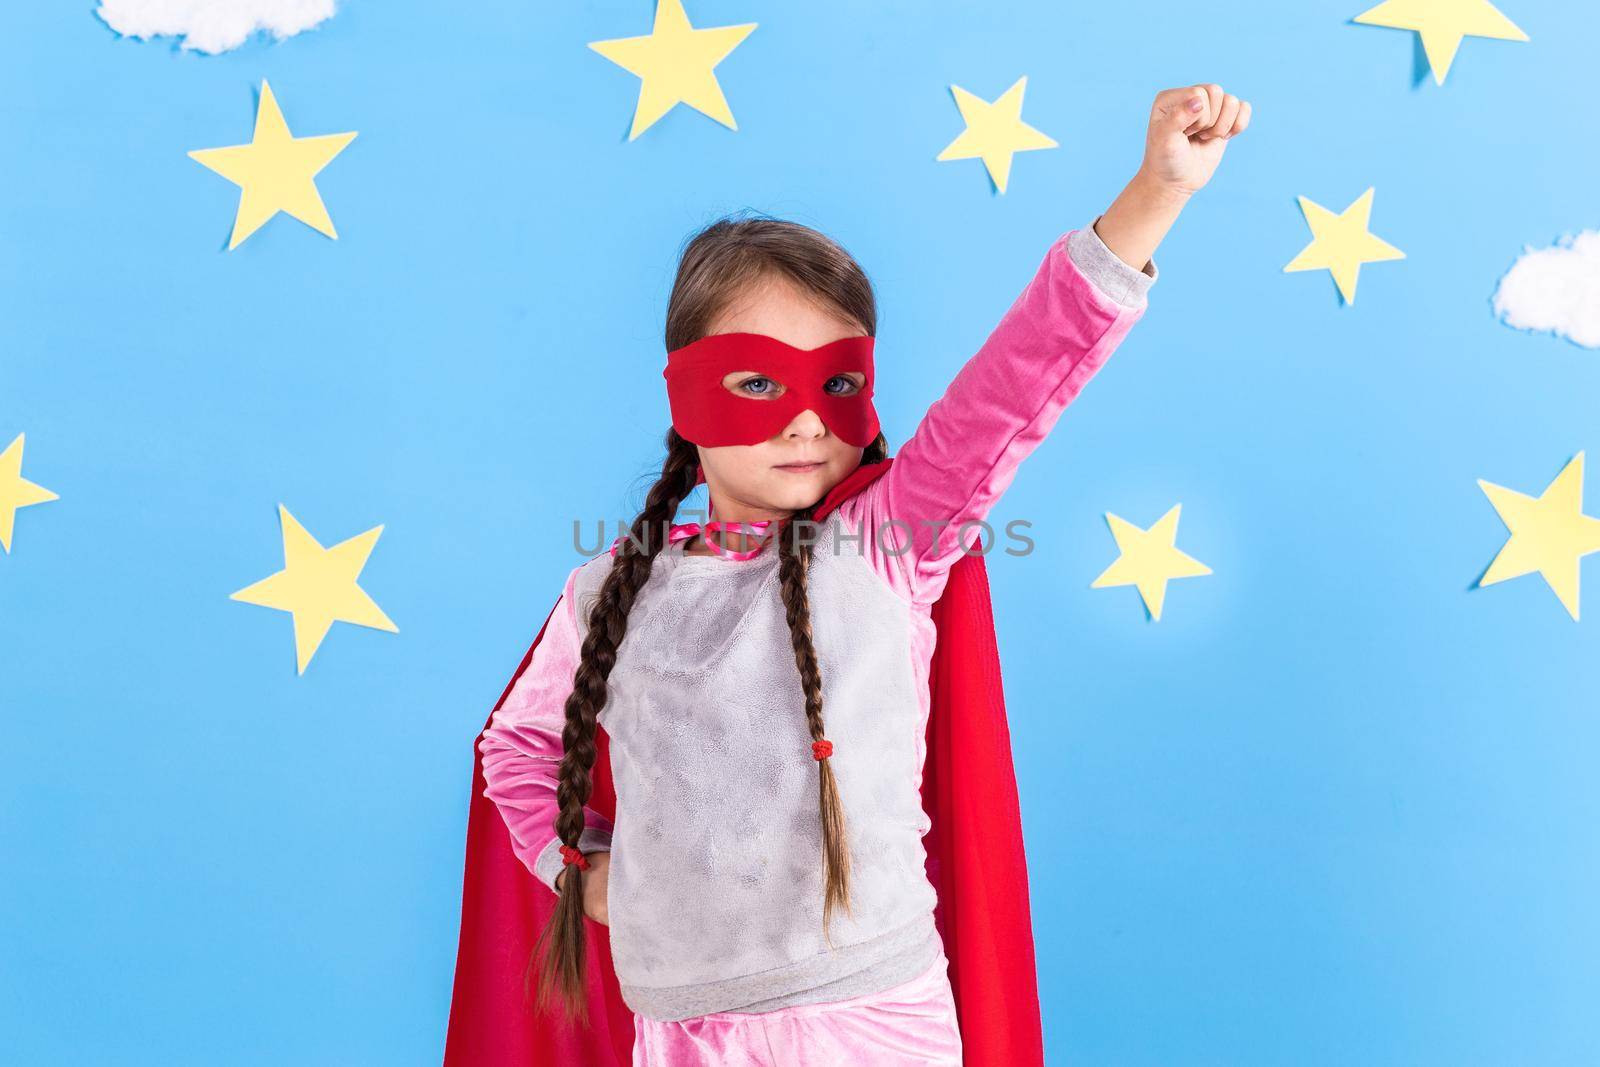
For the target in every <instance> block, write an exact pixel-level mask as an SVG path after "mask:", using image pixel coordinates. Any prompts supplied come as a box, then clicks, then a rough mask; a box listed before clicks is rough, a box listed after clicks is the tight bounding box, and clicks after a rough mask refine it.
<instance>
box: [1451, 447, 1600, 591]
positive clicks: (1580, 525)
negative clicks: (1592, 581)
mask: <svg viewBox="0 0 1600 1067" xmlns="http://www.w3.org/2000/svg"><path fill="white" fill-rule="evenodd" d="M1478 485H1479V487H1480V488H1482V489H1483V491H1484V493H1485V494H1486V495H1487V496H1488V497H1489V503H1491V504H1493V505H1494V509H1495V511H1498V512H1499V513H1500V519H1501V521H1502V522H1504V523H1505V524H1506V529H1508V530H1510V531H1511V536H1510V537H1509V538H1508V539H1507V540H1506V543H1505V545H1504V547H1502V548H1501V549H1500V552H1499V554H1498V555H1496V556H1495V557H1494V562H1493V563H1491V564H1489V569H1488V570H1487V571H1485V572H1484V575H1483V577H1482V578H1480V579H1478V584H1479V585H1480V586H1481V585H1493V584H1494V583H1495V582H1503V581H1505V580H1506V579H1507V578H1519V577H1521V576H1522V575H1524V574H1531V573H1532V572H1534V571H1538V572H1539V573H1540V574H1541V575H1543V576H1544V580H1545V584H1547V585H1549V586H1550V588H1551V590H1553V591H1554V592H1555V594H1556V596H1558V597H1560V598H1561V603H1562V604H1564V605H1565V606H1566V609H1567V612H1568V614H1570V615H1571V616H1572V618H1573V620H1574V621H1576V620H1577V618H1578V561H1579V560H1580V559H1582V558H1583V557H1584V556H1586V555H1588V554H1589V553H1590V552H1600V519H1596V518H1592V517H1590V516H1588V515H1585V514H1584V513H1583V453H1582V452H1579V453H1578V454H1577V455H1576V456H1574V457H1572V459H1571V461H1570V462H1568V463H1567V465H1566V466H1565V467H1564V468H1562V471H1561V473H1560V474H1558V475H1556V479H1555V481H1553V482H1551V483H1550V484H1549V485H1548V486H1546V487H1545V491H1544V492H1543V493H1541V494H1539V497H1538V498H1537V499H1535V498H1533V497H1531V496H1528V495H1526V494H1525V493H1519V492H1517V491H1516V490H1515V489H1507V488H1505V487H1504V486H1499V485H1495V484H1493V483H1492V482H1486V481H1484V480H1483V479H1482V478H1479V479H1478Z"/></svg>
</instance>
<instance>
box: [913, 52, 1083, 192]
mask: <svg viewBox="0 0 1600 1067" xmlns="http://www.w3.org/2000/svg"><path fill="white" fill-rule="evenodd" d="M1027 86H1028V77H1027V75H1023V76H1022V77H1020V78H1018V79H1017V82H1016V84H1015V85H1013V86H1012V87H1011V88H1009V89H1007V90H1006V91H1005V92H1003V93H1001V94H1000V98H999V99H998V100H996V101H995V102H994V103H992V104H991V103H989V102H988V101H986V100H983V99H981V98H979V97H976V96H973V95H972V94H971V93H969V92H967V91H966V90H965V89H963V88H961V86H959V85H952V86H950V92H951V93H953V94H954V95H955V98H956V107H958V108H960V109H961V118H962V120H963V121H965V122H966V124H967V128H966V129H965V130H962V131H961V134H960V135H959V136H958V137H957V138H956V139H955V140H954V141H951V142H950V143H949V144H948V145H946V146H945V150H944V151H943V152H940V153H939V155H938V161H939V162H941V163H942V162H944V161H945V160H949V159H972V158H974V157H976V158H979V159H982V160H983V165H984V166H985V167H986V168H987V169H988V171H989V180H990V181H992V182H994V185H995V188H996V189H998V190H1000V192H1002V193H1004V192H1005V191H1006V181H1007V179H1009V178H1010V177H1011V157H1012V155H1014V154H1015V153H1017V152H1028V151H1032V150H1033V149H1036V148H1055V147H1056V143H1055V142H1054V141H1052V140H1051V139H1050V138H1049V137H1046V136H1045V135H1044V134H1042V133H1040V132H1039V131H1038V130H1036V129H1034V128H1033V127H1032V126H1029V125H1028V124H1027V123H1026V122H1023V121H1022V94H1023V92H1024V91H1026V89H1027Z"/></svg>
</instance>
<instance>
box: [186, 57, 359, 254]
mask: <svg viewBox="0 0 1600 1067" xmlns="http://www.w3.org/2000/svg"><path fill="white" fill-rule="evenodd" d="M355 138H356V135H355V134H354V133H330V134H324V135H322V136H320V137H295V136H292V135H291V134H290V133H289V125H288V123H286V122H284V121H283V112H282V111H279V110H278V101H277V99H276V98H275V97H273V95H272V87H271V86H270V85H268V84H267V83H266V81H265V80H263V81H262V83H261V103H260V105H259V106H258V107H257V108H256V132H255V137H254V139H253V140H252V141H251V142H250V143H249V144H241V145H234V146H233V147H231V148H201V149H196V150H195V151H193V152H190V153H189V157H190V158H191V159H193V160H195V161H196V162H198V163H200V164H201V165H202V166H205V167H208V168H210V169H211V170H214V171H216V172H217V173H218V174H220V175H222V176H223V177H224V178H226V179H228V180H229V181H230V182H232V183H233V184H235V185H237V186H239V211H238V213H237V214H236V215H235V216H234V218H233V237H232V239H231V240H229V242H228V248H229V250H230V251H231V250H232V249H235V248H238V247H239V244H240V242H242V241H243V240H244V239H245V238H246V237H249V236H250V235H251V234H253V233H255V232H256V231H257V230H259V229H260V228H261V227H262V225H263V224H264V223H265V222H266V221H267V220H268V219H270V218H272V216H274V215H276V214H277V213H278V212H280V211H281V212H283V213H284V214H286V215H292V216H293V217H295V218H297V219H299V220H300V221H301V222H303V223H305V224H306V225H307V226H310V227H311V228H312V229H313V230H316V231H317V232H319V233H324V234H327V235H328V236H329V237H332V238H334V239H335V240H337V239H338V237H339V235H338V234H337V233H335V232H334V230H333V220H332V219H330V218H329V217H328V209H327V207H325V206H324V205H323V203H322V195H321V194H320V193H318V192H317V185H316V182H314V181H313V180H312V179H313V178H315V177H316V174H317V172H318V171H320V170H321V169H322V168H323V167H326V166H327V165H328V163H329V162H331V161H332V159H333V157H334V156H336V155H338V154H339V153H340V152H343V151H344V149H345V146H346V145H348V144H349V143H350V142H351V141H353V140H355Z"/></svg>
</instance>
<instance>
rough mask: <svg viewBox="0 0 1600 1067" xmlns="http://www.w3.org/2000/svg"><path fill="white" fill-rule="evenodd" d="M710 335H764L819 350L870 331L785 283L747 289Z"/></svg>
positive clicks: (772, 281) (719, 316) (718, 318)
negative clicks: (823, 346)
mask: <svg viewBox="0 0 1600 1067" xmlns="http://www.w3.org/2000/svg"><path fill="white" fill-rule="evenodd" d="M707 332H708V333H714V334H715V333H760V334H765V335H767V336H768V337H776V338H777V339H778V340H780V341H782V342H784V343H785V344H789V345H793V346H794V347H796V348H817V347H819V346H821V345H825V344H827V343H828V342H830V341H837V340H839V339H840V338H841V337H857V336H860V335H862V334H864V333H865V332H866V331H865V330H863V329H862V328H861V325H860V324H859V323H856V322H852V321H851V320H850V319H849V318H847V317H845V316H843V315H840V314H839V312H838V310H837V309H836V308H833V307H830V306H828V305H827V304H826V303H825V302H823V301H821V300H819V299H818V298H817V297H814V296H811V295H810V294H808V293H805V292H803V291H802V290H801V289H799V288H798V287H797V286H796V285H794V283H792V282H789V281H787V280H785V279H768V280H763V281H761V282H757V283H754V284H752V285H750V286H748V287H746V289H745V291H744V292H742V293H740V294H739V295H738V296H737V297H735V298H734V299H733V300H732V301H730V302H729V304H728V306H727V307H725V308H723V309H722V311H721V312H719V313H718V314H717V316H716V317H715V318H714V319H713V320H712V322H711V328H710V329H709V330H708V331H707Z"/></svg>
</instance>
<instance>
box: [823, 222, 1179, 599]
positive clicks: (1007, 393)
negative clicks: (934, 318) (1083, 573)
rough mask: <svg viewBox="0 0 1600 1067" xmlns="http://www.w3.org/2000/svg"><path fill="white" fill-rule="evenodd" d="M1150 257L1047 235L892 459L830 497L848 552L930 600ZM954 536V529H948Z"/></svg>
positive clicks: (1124, 323) (1142, 282) (1137, 297)
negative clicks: (1140, 263) (1137, 265)
mask: <svg viewBox="0 0 1600 1067" xmlns="http://www.w3.org/2000/svg"><path fill="white" fill-rule="evenodd" d="M1154 280H1155V265H1154V264H1153V263H1151V264H1148V265H1147V266H1146V269H1145V270H1144V271H1139V270H1135V269H1134V268H1132V267H1130V266H1128V265H1127V264H1126V263H1123V262H1122V261H1121V260H1120V259H1117V258H1116V256H1115V255H1114V254H1113V253H1112V252H1111V251H1110V249H1108V248H1107V247H1106V246H1105V244H1104V242H1102V241H1101V240H1100V238H1099V236H1098V235H1097V234H1095V232H1094V228H1093V227H1092V226H1090V227H1086V228H1085V229H1082V230H1073V231H1071V232H1069V233H1067V234H1064V235H1063V236H1061V237H1060V238H1058V239H1057V240H1056V242H1055V243H1054V244H1053V245H1052V246H1051V247H1050V250H1049V251H1048V252H1047V253H1046V254H1045V257H1044V262H1043V263H1042V264H1040V266H1039V270H1038V272H1037V273H1036V274H1035V275H1034V277H1033V279H1032V280H1031V281H1030V282H1029V283H1028V284H1027V286H1026V287H1025V288H1024V289H1023V290H1022V294H1021V295H1020V296H1018V297H1017V299H1016V301H1015V302H1014V303H1013V304H1012V305H1011V308H1010V310H1008V311H1007V312H1006V313H1005V315H1004V316H1003V317H1002V318H1001V320H1000V323H999V325H998V326H996V327H995V329H994V331H993V332H992V333H991V334H990V335H989V338H988V340H987V341H985V342H984V344H983V346H982V347H981V348H980V349H979V350H978V352H977V354H976V355H974V356H973V357H972V358H971V359H969V360H968V361H967V363H966V365H965V366H963V367H962V368H961V370H960V371H959V372H958V373H957V374H956V376H955V378H954V380H953V381H951V383H950V386H949V388H947V389H946V390H945V393H944V396H942V397H941V398H940V399H938V400H937V401H935V402H934V404H933V406H932V407H930V408H929V409H928V412H927V414H926V415H924V416H923V418H922V422H921V423H920V424H919V425H918V426H917V429H916V432H915V433H914V434H912V436H911V439H910V440H908V441H907V442H906V443H905V445H904V446H903V447H902V448H901V449H900V451H899V452H898V453H897V454H896V455H895V457H894V465H893V466H892V467H891V468H890V469H889V471H888V473H886V474H884V475H883V476H882V477H880V478H879V479H878V480H877V481H875V482H873V483H872V484H871V485H869V486H868V487H867V488H866V489H864V490H863V491H862V492H860V493H858V494H856V495H855V496H853V497H851V498H850V499H849V500H847V501H846V502H845V503H844V504H842V505H841V506H840V512H841V517H842V518H843V519H844V520H845V521H846V522H847V523H848V525H849V526H850V528H851V530H852V533H853V534H854V533H859V536H860V538H861V540H860V542H859V545H858V550H860V551H862V552H864V553H865V554H866V556H867V558H868V559H870V560H871V561H872V564H873V566H874V568H875V569H876V570H877V571H878V573H879V574H880V575H882V576H883V578H884V579H885V580H886V581H887V582H889V584H890V585H891V586H893V587H894V588H895V590H896V591H897V592H899V593H900V594H901V595H902V596H905V597H906V598H907V599H909V600H911V601H913V602H917V603H931V602H932V601H934V600H937V599H938V597H939V595H940V594H941V593H942V592H943V591H944V584H945V579H946V578H947V577H948V575H949V571H950V567H951V566H953V565H954V564H955V562H956V560H957V559H959V558H960V554H961V553H962V552H963V551H964V550H963V548H962V547H961V546H962V545H971V544H972V543H973V542H974V540H976V539H977V538H978V537H980V536H981V537H983V539H984V541H985V547H986V548H987V547H988V546H989V545H992V544H993V542H994V541H995V537H994V536H993V535H991V534H989V533H988V532H987V531H985V530H984V529H983V528H982V527H980V526H977V525H972V526H968V527H966V528H965V529H963V527H962V524H963V523H976V522H977V521H978V520H981V519H983V518H984V517H985V516H987V515H988V513H989V510H990V509H991V508H992V507H993V506H994V504H995V502H996V501H997V500H999V498H1000V496H1001V494H1002V493H1004V492H1005V491H1006V488H1007V487H1008V486H1009V485H1010V484H1011V480H1012V477H1013V476H1014V475H1015V474H1016V472H1017V467H1018V466H1019V465H1021V463H1022V461H1023V460H1024V459H1025V458H1027V456H1028V454H1029V453H1031V452H1032V451H1033V450H1034V449H1035V448H1037V447H1038V446H1039V444H1040V442H1041V441H1043V440H1044V438H1045V435H1046V434H1048V433H1049V432H1050V430H1051V428H1052V427H1054V426H1055V424H1056V420H1057V419H1058V418H1059V417H1060V415H1061V412H1062V411H1063V410H1064V409H1065V408H1066V406H1067V405H1068V404H1070V403H1071V402H1072V400H1073V399H1074V398H1075V397H1076V396H1077V395H1078V393H1079V392H1080V391H1081V390H1082V389H1083V387H1084V385H1085V383H1087V382H1088V381H1089V379H1090V378H1091V377H1093V376H1094V374H1095V372H1096V371H1098V370H1099V369H1100V367H1101V366H1102V365H1104V363H1105V362H1106V359H1107V358H1108V357H1109V356H1110V355H1111V353H1112V351H1114V350H1115V349H1116V347H1117V345H1118V344H1120V343H1121V341H1122V339H1123V337H1125V336H1126V335H1127V333H1128V330H1129V329H1131V328H1132V326H1133V324H1134V323H1135V322H1137V321H1138V320H1139V318H1140V316H1142V315H1143V314H1144V309H1145V304H1146V296H1145V294H1146V292H1147V291H1148V289H1149V286H1150V284H1151V283H1152V282H1153V281H1154ZM958 538H959V539H958Z"/></svg>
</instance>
